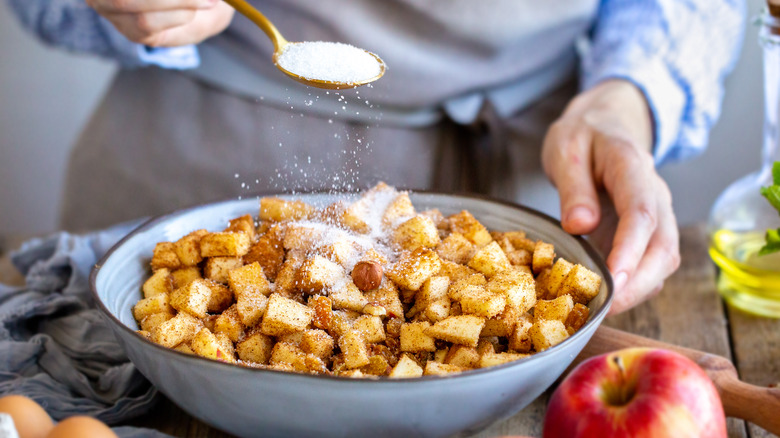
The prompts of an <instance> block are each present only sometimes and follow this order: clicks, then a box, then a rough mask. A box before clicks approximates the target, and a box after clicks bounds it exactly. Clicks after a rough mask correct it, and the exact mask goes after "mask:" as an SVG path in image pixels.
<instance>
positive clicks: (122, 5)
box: [87, 0, 218, 15]
mask: <svg viewBox="0 0 780 438" xmlns="http://www.w3.org/2000/svg"><path fill="white" fill-rule="evenodd" d="M217 2H218V0H87V4H88V5H89V6H90V7H92V8H93V9H95V10H96V11H98V12H99V13H100V14H101V15H105V14H143V13H148V12H164V11H176V10H196V9H210V8H212V7H214V5H216V4H217Z"/></svg>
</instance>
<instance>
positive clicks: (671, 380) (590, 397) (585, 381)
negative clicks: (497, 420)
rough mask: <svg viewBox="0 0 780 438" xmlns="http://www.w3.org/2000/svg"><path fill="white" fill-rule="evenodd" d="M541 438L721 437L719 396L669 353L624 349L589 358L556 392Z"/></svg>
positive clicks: (723, 428) (686, 361)
mask: <svg viewBox="0 0 780 438" xmlns="http://www.w3.org/2000/svg"><path fill="white" fill-rule="evenodd" d="M542 436H543V437H544V438H559V437H562V438H563V437H565V438H578V437H598V438H609V437H655V438H663V437H674V438H684V437H707V438H719V437H723V438H725V437H726V436H727V433H726V417H725V414H724V413H723V405H722V404H721V401H720V397H719V396H718V391H717V390H716V389H715V385H713V383H712V381H711V380H710V378H709V377H708V376H707V374H706V373H705V372H704V371H703V370H702V369H701V368H700V367H699V366H698V365H697V364H696V363H695V362H693V361H692V360H690V359H688V358H686V357H684V356H682V355H680V354H678V353H675V352H672V351H669V350H662V349H650V348H627V349H624V350H619V351H616V352H613V353H608V354H603V355H600V356H596V357H592V358H590V359H588V360H586V361H584V362H582V363H581V364H580V365H579V366H577V367H576V368H575V369H574V370H573V371H572V372H571V373H570V374H569V375H568V376H567V377H566V379H565V380H564V381H563V383H561V385H560V386H559V387H558V388H557V389H556V390H555V392H554V393H553V395H552V398H551V399H550V403H549V405H548V407H547V414H546V416H545V421H544V429H543V435H542Z"/></svg>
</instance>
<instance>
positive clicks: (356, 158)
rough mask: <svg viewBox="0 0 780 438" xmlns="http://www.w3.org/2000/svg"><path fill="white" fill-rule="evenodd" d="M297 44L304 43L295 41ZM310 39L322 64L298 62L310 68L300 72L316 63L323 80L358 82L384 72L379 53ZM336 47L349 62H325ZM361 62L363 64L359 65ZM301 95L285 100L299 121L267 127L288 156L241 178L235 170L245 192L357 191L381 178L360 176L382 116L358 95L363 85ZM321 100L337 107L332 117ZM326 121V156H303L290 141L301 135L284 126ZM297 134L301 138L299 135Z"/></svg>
mask: <svg viewBox="0 0 780 438" xmlns="http://www.w3.org/2000/svg"><path fill="white" fill-rule="evenodd" d="M295 45H301V44H298V43H296V44H295ZM306 45H307V47H306V48H304V49H305V50H314V49H315V48H318V47H319V49H320V50H321V52H319V53H317V54H316V56H314V59H315V60H317V59H318V60H319V61H318V62H319V67H312V66H311V65H309V66H307V65H306V63H301V64H299V65H301V66H302V67H300V68H303V69H309V70H308V73H306V74H302V73H300V72H301V71H303V72H304V73H305V72H306V71H307V70H299V71H298V74H301V75H302V76H308V75H309V74H314V73H313V72H314V70H316V69H318V72H319V73H321V74H320V75H319V78H320V79H323V80H336V81H339V82H359V81H362V80H365V79H370V78H373V77H375V76H376V75H378V74H379V72H380V66H379V64H378V62H377V61H376V59H375V58H374V57H373V56H371V55H370V54H368V53H366V52H365V51H363V50H361V49H357V48H355V47H352V46H349V45H346V44H340V43H321V42H317V43H307V44H306ZM291 46H292V44H291ZM288 47H290V46H288ZM299 49H300V48H299ZM345 49H346V50H345ZM315 52H316V50H315ZM302 53H303V52H302V51H300V50H298V51H292V52H290V54H292V55H296V57H299V56H301V55H302ZM337 53H344V54H346V55H345V56H342V57H341V61H343V64H346V65H347V66H346V67H338V66H333V65H330V66H328V65H326V64H327V62H328V60H331V61H332V60H333V59H335V58H336V57H335V55H336V54H337ZM283 59H285V58H284V56H280V58H279V59H278V60H277V61H278V62H279V63H280V64H281V63H282V62H283V61H282V60H283ZM287 59H288V60H289V59H295V58H294V57H293V58H287ZM299 60H300V59H299ZM361 63H362V65H360V64H361ZM371 63H373V65H371ZM356 64H357V65H356ZM322 65H326V68H323V67H322ZM283 67H284V68H285V69H288V70H290V71H294V70H292V69H293V68H296V67H292V66H291V65H286V66H285V65H283ZM364 88H373V86H372V84H367V85H366V86H365V87H364ZM288 91H289V90H288ZM261 100H262V99H261ZM298 100H299V99H298V98H297V97H296V98H295V99H293V98H292V97H290V96H288V98H287V101H286V102H285V103H286V105H287V106H286V107H287V108H289V111H290V119H291V120H292V119H295V120H297V122H292V123H294V125H288V124H287V122H285V123H284V124H280V126H277V127H275V126H273V125H271V126H270V127H269V128H270V130H271V131H272V132H273V133H275V135H274V139H275V141H274V142H273V143H271V145H272V146H273V147H274V148H275V149H277V151H275V152H274V153H273V155H277V156H279V155H282V156H286V158H285V160H283V161H282V162H281V163H280V165H279V167H278V168H276V169H274V170H273V171H272V172H268V173H262V174H260V173H252V174H250V175H241V176H242V178H241V179H240V180H238V178H239V176H238V175H236V179H237V182H239V181H241V182H240V185H241V188H240V191H241V193H243V194H249V195H253V194H256V193H259V192H268V191H275V192H279V193H289V194H295V193H299V192H306V191H310V190H325V191H329V192H332V193H336V192H345V191H346V192H353V191H356V190H360V189H364V188H367V187H370V186H373V185H374V184H376V182H378V181H379V180H381V179H382V177H381V175H373V174H372V175H363V176H361V167H362V161H363V160H365V159H369V160H370V157H371V152H372V147H371V141H370V139H368V138H366V137H367V136H366V134H367V133H368V132H369V129H370V126H371V125H373V122H374V121H378V120H379V119H380V118H381V112H377V111H376V110H375V109H374V104H372V103H370V102H369V101H368V99H363V98H362V96H360V90H358V89H345V90H338V91H325V92H324V93H323V90H314V89H312V92H309V93H308V96H307V97H306V98H304V99H303V100H301V101H300V102H299V101H298ZM325 101H328V102H325ZM323 104H328V106H329V107H331V108H332V109H334V111H333V113H332V115H331V116H330V117H329V118H328V119H324V118H323V113H322V111H319V112H317V111H316V109H317V108H318V107H321V106H324V105H323ZM361 108H365V109H367V110H368V111H369V114H364V115H363V116H361V115H360V112H361ZM298 111H300V112H298ZM304 113H306V114H304ZM328 114H331V113H328ZM370 114H374V115H370ZM344 116H355V117H357V118H358V119H363V120H365V121H366V122H365V125H363V126H360V125H359V124H357V125H356V124H354V123H350V124H343V123H338V122H339V121H341V120H345V117H344ZM325 117H328V116H325ZM349 119H352V117H347V120H349ZM323 122H326V123H327V126H329V127H330V128H329V132H328V133H327V134H323V135H322V136H321V139H320V140H319V141H320V143H321V144H322V148H323V150H328V152H327V153H325V154H323V155H324V156H323V155H320V156H315V157H312V156H309V155H303V156H302V155H299V154H298V153H296V151H300V149H299V146H300V145H296V144H292V142H294V141H297V140H293V139H292V136H290V130H288V129H286V128H288V127H289V128H291V129H293V130H306V127H307V125H309V124H321V123H323ZM285 125H286V126H285ZM309 126H311V125H309ZM269 128H266V129H269ZM280 128H281V129H280ZM317 130H318V131H320V130H322V131H326V130H328V128H324V129H323V128H322V127H320V128H319V129H317ZM295 137H297V138H300V136H295ZM324 137H328V138H327V139H326V138H324ZM266 143H267V142H261V143H259V144H258V146H259V147H263V148H267V147H269V146H270V145H269V144H266ZM277 143H278V144H277ZM288 143H289V144H288ZM366 177H368V179H366ZM239 199H241V196H239Z"/></svg>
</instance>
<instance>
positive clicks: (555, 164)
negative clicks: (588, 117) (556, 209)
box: [542, 122, 600, 234]
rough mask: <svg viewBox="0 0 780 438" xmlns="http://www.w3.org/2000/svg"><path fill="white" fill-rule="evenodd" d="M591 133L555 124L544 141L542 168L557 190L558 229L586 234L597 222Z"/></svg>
mask: <svg viewBox="0 0 780 438" xmlns="http://www.w3.org/2000/svg"><path fill="white" fill-rule="evenodd" d="M592 141H593V138H592V131H591V130H590V129H587V128H586V127H584V126H582V125H571V124H567V123H565V122H556V123H555V124H553V125H552V126H551V127H550V130H549V132H548V133H547V136H546V137H545V141H544V146H543V152H542V165H543V166H544V170H545V172H546V173H547V175H548V177H549V178H550V180H551V181H552V182H553V184H555V186H556V187H557V188H558V193H559V194H560V198H561V226H563V229H564V230H566V231H567V232H569V233H572V234H587V233H590V232H591V231H593V229H594V228H595V227H596V225H597V224H598V222H599V211H600V207H599V200H598V194H597V191H596V187H595V185H594V179H593V172H592V167H593V161H592V155H591V143H592Z"/></svg>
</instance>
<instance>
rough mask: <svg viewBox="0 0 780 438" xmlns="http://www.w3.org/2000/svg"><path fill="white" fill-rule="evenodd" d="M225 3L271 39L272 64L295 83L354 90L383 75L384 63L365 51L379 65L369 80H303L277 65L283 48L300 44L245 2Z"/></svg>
mask: <svg viewBox="0 0 780 438" xmlns="http://www.w3.org/2000/svg"><path fill="white" fill-rule="evenodd" d="M225 3H227V4H229V5H230V6H232V7H233V9H235V10H236V11H238V12H239V13H241V14H242V15H244V16H245V17H247V18H248V19H250V20H251V21H252V22H253V23H255V24H256V25H257V27H259V28H260V29H262V31H263V32H265V34H266V35H268V38H270V39H271V42H273V44H274V55H273V58H272V60H273V62H274V65H275V66H276V68H278V69H279V70H281V71H282V72H284V73H285V74H286V75H287V76H290V77H291V78H293V79H295V80H296V81H298V82H300V83H302V84H306V85H309V86H312V87H317V88H327V89H331V90H334V89H342V88H354V87H359V86H361V85H366V84H368V83H370V82H374V81H375V80H377V79H379V78H381V77H382V75H384V74H385V63H384V61H382V59H381V58H380V57H379V56H377V55H375V54H373V53H371V52H369V51H368V50H366V51H365V52H366V53H368V54H369V55H371V56H373V57H374V58H375V59H376V61H377V62H378V63H379V74H378V75H376V76H374V77H372V78H369V79H365V80H362V81H360V82H337V81H326V80H322V79H312V78H305V77H303V76H301V75H298V74H296V73H293V72H291V71H289V70H286V69H284V68H283V67H282V66H281V65H279V62H278V60H279V56H280V55H281V54H282V52H284V50H285V48H286V47H287V46H288V45H290V44H302V43H300V42H289V41H287V40H286V39H285V38H284V37H283V36H282V34H281V33H279V31H278V30H277V29H276V26H274V25H273V23H271V21H270V20H268V19H267V18H266V17H265V15H263V14H262V13H261V12H260V11H258V10H257V9H255V8H254V7H253V6H252V5H250V4H249V3H247V2H246V1H245V0H225Z"/></svg>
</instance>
